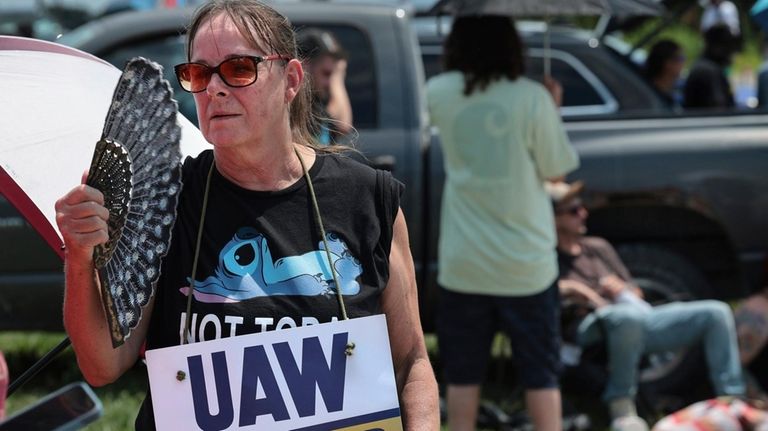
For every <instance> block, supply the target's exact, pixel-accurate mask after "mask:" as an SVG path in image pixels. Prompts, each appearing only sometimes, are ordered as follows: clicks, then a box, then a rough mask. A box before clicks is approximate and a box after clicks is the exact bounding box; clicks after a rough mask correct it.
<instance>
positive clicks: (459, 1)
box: [430, 0, 663, 16]
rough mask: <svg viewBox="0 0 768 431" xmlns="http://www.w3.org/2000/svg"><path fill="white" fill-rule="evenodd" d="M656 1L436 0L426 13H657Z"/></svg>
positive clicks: (518, 14) (457, 14)
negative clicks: (437, 0)
mask: <svg viewBox="0 0 768 431" xmlns="http://www.w3.org/2000/svg"><path fill="white" fill-rule="evenodd" d="M662 10H663V8H662V7H661V6H660V5H659V2H658V1H656V0H440V1H439V2H437V3H436V4H435V6H434V7H433V8H432V9H431V10H430V14H435V15H439V14H451V15H455V16H465V15H503V16H562V15H615V16H633V15H658V14H660V13H661V12H662Z"/></svg>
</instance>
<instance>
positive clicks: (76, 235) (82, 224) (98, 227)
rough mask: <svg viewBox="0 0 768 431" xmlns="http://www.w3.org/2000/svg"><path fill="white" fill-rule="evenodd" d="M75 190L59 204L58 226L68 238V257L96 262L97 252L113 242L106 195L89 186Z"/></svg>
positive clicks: (57, 205)
mask: <svg viewBox="0 0 768 431" xmlns="http://www.w3.org/2000/svg"><path fill="white" fill-rule="evenodd" d="M86 176H87V173H86V174H84V175H83V184H80V185H79V186H77V187H75V188H73V189H72V190H70V191H69V193H67V194H66V195H64V196H63V197H62V198H61V199H59V200H58V201H56V224H57V225H58V226H59V231H60V232H61V236H62V237H63V238H64V245H65V246H66V250H67V256H68V258H69V257H75V256H76V257H79V258H84V259H92V258H93V249H94V247H96V246H97V245H99V244H104V243H105V242H107V240H108V239H109V235H108V230H107V219H108V218H109V210H107V209H106V208H105V207H104V195H102V193H101V192H100V191H98V190H96V189H95V188H93V187H90V186H87V185H86V184H85V179H86Z"/></svg>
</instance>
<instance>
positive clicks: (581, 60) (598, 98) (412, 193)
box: [0, 2, 768, 330]
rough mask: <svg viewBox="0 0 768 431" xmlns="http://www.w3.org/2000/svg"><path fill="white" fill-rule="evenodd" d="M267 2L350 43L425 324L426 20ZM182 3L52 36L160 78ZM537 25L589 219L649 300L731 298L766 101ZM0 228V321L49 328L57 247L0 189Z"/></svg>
mask: <svg viewBox="0 0 768 431" xmlns="http://www.w3.org/2000/svg"><path fill="white" fill-rule="evenodd" d="M277 8H278V9H279V10H281V11H282V12H284V13H285V14H286V15H287V16H289V17H290V18H291V20H292V21H293V22H294V24H295V25H296V26H297V27H304V26H317V27H322V28H324V29H327V30H329V31H332V32H333V33H334V34H335V35H336V36H337V38H338V39H339V40H340V42H341V44H342V45H343V46H344V48H345V49H346V50H347V51H348V52H349V53H350V58H349V67H348V72H347V87H348V90H349V94H350V96H351V102H352V107H353V111H354V118H355V126H356V128H357V130H358V131H359V134H360V136H359V139H358V140H357V146H358V148H359V149H360V150H361V151H362V152H363V153H364V154H365V155H366V156H367V157H368V158H369V159H370V160H371V163H372V164H373V165H376V166H379V167H383V168H387V169H391V170H392V171H393V172H394V174H395V176H396V177H397V178H399V179H400V180H402V181H403V182H404V183H405V184H406V185H407V189H406V192H405V195H404V196H403V201H402V205H403V209H404V212H405V215H406V218H407V219H408V223H409V229H410V240H411V245H412V252H413V256H414V260H415V263H416V269H417V277H418V282H419V286H420V298H419V300H420V306H421V311H422V316H423V320H424V326H425V328H426V329H427V330H431V328H432V326H433V325H432V322H433V317H432V309H433V304H434V302H435V293H436V290H437V289H436V270H437V267H436V250H437V247H436V244H437V234H438V220H439V208H440V198H441V193H442V184H443V175H444V174H443V165H442V154H441V151H440V145H439V137H438V136H437V135H435V134H434V133H431V131H430V129H429V126H428V119H427V113H426V104H425V100H424V96H423V94H424V92H423V85H424V79H425V78H424V76H425V74H424V69H425V66H426V70H427V72H428V73H434V71H436V68H435V65H436V64H438V61H437V59H438V58H439V54H440V45H439V40H440V37H441V36H440V34H439V33H438V32H437V31H436V28H437V27H436V25H434V24H430V23H428V22H426V21H425V20H423V19H421V18H419V19H418V20H417V21H414V23H413V24H412V23H411V22H410V21H409V18H408V15H409V13H408V11H406V10H404V9H401V8H398V7H393V6H377V5H370V4H366V5H356V4H350V3H344V4H338V3H335V2H322V3H316V2H285V3H277ZM190 14H191V11H190V10H188V9H170V10H157V11H151V12H131V13H124V14H116V15H112V16H109V17H106V18H104V19H101V20H98V21H94V22H91V23H89V24H87V25H85V26H83V27H81V28H80V29H78V30H76V31H74V32H72V33H70V34H69V35H67V36H65V37H63V38H61V39H60V41H61V42H62V43H65V44H69V45H71V46H74V47H77V48H80V49H82V50H85V51H88V52H91V53H93V54H95V55H97V56H100V57H102V58H104V59H106V60H108V61H110V62H111V63H113V64H115V65H117V66H118V67H121V66H122V65H123V64H124V62H125V61H126V60H127V59H129V58H132V57H134V56H137V55H141V56H145V57H148V58H151V59H153V60H156V61H158V62H159V63H161V64H163V65H164V66H165V70H166V73H167V78H168V79H169V80H170V81H171V82H172V83H174V85H175V79H174V78H173V77H172V75H171V73H172V66H173V65H174V64H177V63H180V62H183V61H185V58H184V48H183V43H184V36H183V31H184V26H185V25H186V23H187V22H188V21H189V17H190ZM433 22H434V20H433ZM430 25H432V28H433V29H432V30H429V26H430ZM526 25H527V27H526ZM414 28H415V30H414ZM521 30H522V33H523V35H524V36H525V39H526V42H527V44H528V46H529V47H530V50H529V54H530V61H529V73H531V74H532V75H534V76H535V75H536V74H537V73H540V72H537V71H540V70H541V67H540V59H541V57H542V55H543V51H542V50H541V48H540V44H541V39H542V38H541V31H542V30H543V27H541V25H538V26H537V25H528V24H521ZM430 31H431V32H430ZM550 34H551V40H552V50H551V56H552V59H553V74H554V77H555V78H557V79H559V80H560V81H561V82H562V83H563V84H564V88H565V95H566V96H565V97H566V101H565V107H564V108H563V114H564V117H565V118H566V120H567V123H566V127H567V130H568V132H569V134H570V137H571V140H572V142H573V144H574V145H575V147H576V149H577V150H578V152H579V153H580V155H581V158H582V167H581V168H580V169H579V171H577V172H576V173H574V174H573V175H572V178H573V179H576V178H579V179H584V180H586V182H587V188H588V191H589V192H588V193H587V196H586V197H587V200H586V202H587V204H588V205H589V208H590V211H591V213H592V215H591V217H590V230H591V231H592V232H593V233H594V234H597V235H602V236H605V237H607V238H608V239H609V240H611V241H612V242H613V243H614V244H615V245H617V246H618V247H619V250H620V251H621V253H622V255H623V257H624V259H625V260H626V262H627V264H628V266H629V268H630V270H631V271H632V272H633V273H634V274H635V275H636V276H637V277H638V281H639V283H640V284H641V285H642V286H643V287H644V288H645V289H646V290H647V292H648V296H649V298H650V299H651V300H654V301H666V300H670V299H686V298H701V297H718V298H733V297H739V296H743V295H744V294H745V293H747V292H749V291H751V290H753V289H754V288H756V287H757V286H760V285H762V283H764V279H763V278H762V277H763V274H762V269H763V268H764V267H765V265H766V255H767V254H766V253H767V252H768V230H766V229H763V228H762V222H763V221H764V220H767V219H768V217H767V216H768V200H767V199H765V196H768V177H766V176H765V175H764V172H763V171H764V168H765V163H766V160H768V158H767V157H768V144H765V142H764V134H765V132H764V126H763V124H765V122H766V120H768V117H767V116H765V115H763V114H753V115H736V114H728V115H707V114H700V115H688V114H685V115H672V113H670V112H668V111H666V110H663V109H664V108H663V105H662V104H661V102H660V100H659V98H658V96H657V95H656V94H655V93H654V92H653V90H652V89H651V88H650V87H649V86H648V84H646V83H645V82H644V81H643V80H642V79H641V78H640V75H639V73H638V71H637V68H636V66H634V63H633V62H632V61H630V60H628V59H627V58H626V57H625V56H623V55H622V53H621V47H620V43H619V42H617V41H615V40H612V39H610V38H605V39H601V40H599V39H596V38H595V37H594V36H593V35H592V34H590V33H588V32H584V31H579V30H575V29H568V28H565V29H559V28H553V29H552V30H551V32H550ZM417 35H418V39H417ZM419 41H420V43H421V48H420V47H419ZM537 64H539V66H537ZM177 96H178V98H179V103H180V109H181V111H182V113H184V114H185V115H186V116H187V117H188V118H190V119H192V120H194V119H195V114H194V104H193V102H192V100H191V98H190V97H189V95H187V94H185V93H183V92H181V91H177ZM640 115H642V116H640ZM0 237H2V238H3V243H6V244H10V243H13V244H18V246H17V247H15V248H13V249H11V248H6V249H4V250H2V251H0V307H2V308H0V309H2V310H3V313H0V328H3V329H8V328H44V329H59V328H60V327H61V326H60V325H61V324H60V317H59V316H60V310H59V308H60V302H58V298H60V297H61V286H62V284H63V278H62V276H61V270H60V268H61V263H60V262H59V261H58V259H57V258H56V257H55V255H54V254H53V253H52V252H51V251H49V250H47V249H46V247H45V245H44V243H43V242H42V241H40V240H38V239H37V238H36V237H35V236H34V234H33V233H32V230H31V229H30V228H29V226H28V225H26V224H25V223H24V222H23V221H22V220H21V219H20V218H19V216H18V215H17V214H16V213H15V211H13V210H12V209H10V208H8V205H7V204H5V203H4V202H3V203H2V205H0ZM11 241H12V242H11ZM31 291H34V292H45V294H46V295H55V296H52V297H55V298H57V300H56V301H53V300H51V301H45V306H46V307H50V308H41V305H40V302H41V301H35V302H36V303H32V301H26V300H25V299H24V298H26V297H29V296H30V295H29V292H31ZM41 294H42V293H41ZM35 296H38V295H35ZM27 302H29V303H27ZM51 304H52V305H51ZM30 316H33V319H31V320H30V319H29V317H30Z"/></svg>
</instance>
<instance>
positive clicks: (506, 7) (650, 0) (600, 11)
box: [427, 0, 664, 76]
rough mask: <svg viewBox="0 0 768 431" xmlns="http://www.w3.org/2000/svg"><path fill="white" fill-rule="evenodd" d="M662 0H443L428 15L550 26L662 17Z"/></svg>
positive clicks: (546, 48) (546, 43)
mask: <svg viewBox="0 0 768 431" xmlns="http://www.w3.org/2000/svg"><path fill="white" fill-rule="evenodd" d="M663 10H664V8H663V7H662V5H661V4H660V0H440V1H438V2H437V3H436V4H435V5H434V6H433V7H432V9H430V11H429V12H428V13H427V15H453V16H456V17H460V16H479V15H497V16H498V15H501V16H512V17H518V16H541V17H544V20H545V21H546V22H547V24H549V18H550V17H552V16H563V15H579V16H589V15H612V16H640V15H659V14H661V13H662V12H663ZM544 52H545V56H544V74H545V76H549V69H550V67H549V60H550V58H549V25H547V32H546V34H545V35H544Z"/></svg>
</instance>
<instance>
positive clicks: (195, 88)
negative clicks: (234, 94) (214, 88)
mask: <svg viewBox="0 0 768 431" xmlns="http://www.w3.org/2000/svg"><path fill="white" fill-rule="evenodd" d="M271 60H286V61H287V60H290V58H288V57H286V56H284V55H279V54H273V55H267V56H264V57H261V56H258V55H243V56H239V57H232V58H228V59H226V60H224V61H222V62H221V63H219V65H218V66H215V67H211V66H208V65H206V64H202V63H182V64H177V65H176V66H175V67H174V68H173V70H174V71H175V72H176V78H177V79H178V80H179V84H180V85H181V88H182V89H183V90H184V91H188V92H190V93H199V92H201V91H203V90H205V89H206V88H208V84H209V83H210V82H211V77H212V76H213V74H214V73H216V74H218V75H219V77H220V78H221V80H222V81H224V83H225V84H227V85H228V86H230V87H247V86H249V85H251V84H253V83H254V82H256V78H258V77H259V69H258V66H259V63H261V62H264V61H271Z"/></svg>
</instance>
